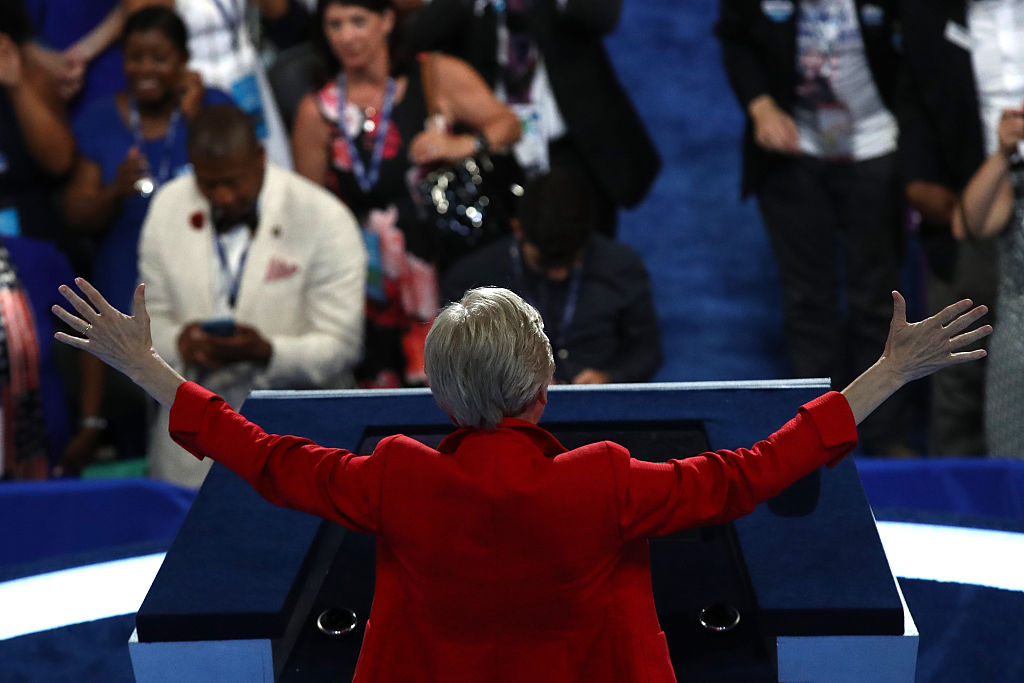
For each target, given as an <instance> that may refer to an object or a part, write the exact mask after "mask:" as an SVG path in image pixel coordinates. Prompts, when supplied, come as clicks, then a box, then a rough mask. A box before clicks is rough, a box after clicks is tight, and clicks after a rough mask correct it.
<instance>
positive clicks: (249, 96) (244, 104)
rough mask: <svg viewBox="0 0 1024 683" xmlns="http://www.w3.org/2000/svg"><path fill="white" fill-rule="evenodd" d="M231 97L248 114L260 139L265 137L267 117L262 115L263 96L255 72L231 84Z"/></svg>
mask: <svg viewBox="0 0 1024 683" xmlns="http://www.w3.org/2000/svg"><path fill="white" fill-rule="evenodd" d="M231 97H232V98H233V99H234V100H235V104H237V105H238V108H239V109H241V110H242V111H244V112H245V113H246V114H248V115H249V118H250V119H252V125H253V126H254V127H255V128H256V135H258V136H259V138H260V140H266V139H267V119H266V117H265V116H264V115H263V98H262V97H261V96H260V84H259V81H258V80H256V74H255V73H252V72H250V73H248V74H246V75H245V76H242V77H241V78H239V79H238V80H237V81H235V82H234V83H232V84H231Z"/></svg>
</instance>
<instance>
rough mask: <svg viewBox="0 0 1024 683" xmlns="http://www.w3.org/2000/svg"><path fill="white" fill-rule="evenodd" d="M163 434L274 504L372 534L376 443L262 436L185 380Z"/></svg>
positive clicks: (377, 489) (379, 456)
mask: <svg viewBox="0 0 1024 683" xmlns="http://www.w3.org/2000/svg"><path fill="white" fill-rule="evenodd" d="M170 433H171V438H173V439H174V440H175V441H176V442H177V443H178V444H179V445H180V446H181V447H182V448H185V449H187V450H188V451H189V452H191V453H192V454H193V455H195V456H196V457H197V458H200V459H202V458H205V457H208V458H212V459H213V460H216V461H217V462H219V463H221V464H223V465H225V466H226V467H228V469H230V470H231V471H233V472H234V473H235V474H237V475H239V476H240V477H242V478H243V479H245V480H246V481H247V482H249V484H251V485H252V487H253V488H254V489H256V491H257V492H258V493H259V494H260V495H261V496H263V497H264V498H266V499H267V500H268V501H270V502H271V503H273V504H274V505H280V506H281V507H287V508H292V509H294V510H301V511H303V512H308V513H310V514H313V515H316V516H318V517H322V518H324V519H329V520H331V521H334V522H337V523H339V524H341V525H343V526H345V527H348V528H349V529H354V530H356V531H361V532H364V533H371V534H375V533H378V532H379V529H380V497H381V481H382V476H383V471H384V465H383V463H384V455H383V451H384V449H380V448H378V450H377V451H375V453H374V454H373V455H368V456H357V455H355V454H354V453H351V452H349V451H346V450H343V449H339V448H325V447H323V446H318V445H317V444H315V443H313V442H312V441H310V440H309V439H302V438H299V437H295V436H277V435H275V434H267V433H266V432H264V431H263V430H262V429H260V428H259V426H258V425H255V424H253V423H252V422H249V421H248V420H246V419H245V418H244V417H242V416H241V415H239V414H238V413H237V412H235V411H234V410H232V409H231V407H230V406H229V405H228V404H227V403H225V402H224V400H223V399H222V398H220V397H219V396H217V395H215V394H213V393H211V392H209V391H207V390H206V389H204V388H203V387H201V386H199V385H198V384H194V383H192V382H186V383H184V384H182V385H181V386H180V387H179V388H178V393H177V394H176V396H175V399H174V404H173V405H172V406H171V416H170Z"/></svg>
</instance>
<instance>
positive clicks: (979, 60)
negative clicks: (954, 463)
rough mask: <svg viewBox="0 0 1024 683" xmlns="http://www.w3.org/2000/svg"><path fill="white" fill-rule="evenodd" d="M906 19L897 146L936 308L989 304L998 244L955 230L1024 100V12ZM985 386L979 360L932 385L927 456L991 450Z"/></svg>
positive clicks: (929, 11)
mask: <svg viewBox="0 0 1024 683" xmlns="http://www.w3.org/2000/svg"><path fill="white" fill-rule="evenodd" d="M902 15H903V17H904V18H905V20H904V22H903V29H902V30H903V33H902V35H903V38H902V43H903V50H904V59H903V78H902V79H901V85H900V89H899V92H900V102H899V105H900V106H899V109H898V112H899V115H900V148H901V155H902V159H903V179H904V182H905V183H906V188H905V189H906V196H907V200H908V201H909V203H910V204H911V206H913V207H914V208H915V209H917V210H918V212H920V214H921V222H922V226H921V233H922V244H923V245H924V246H925V248H926V251H927V254H928V257H929V264H930V266H931V268H930V270H931V272H930V275H929V281H928V289H929V306H930V308H931V309H932V310H937V309H938V308H939V307H940V306H941V302H942V301H945V300H946V299H947V297H954V296H963V297H972V298H974V299H975V300H976V301H988V302H991V301H993V300H994V299H995V292H996V270H995V269H996V248H995V243H994V242H992V241H990V240H980V241H964V242H959V243H958V242H956V241H955V237H954V235H953V234H952V225H953V219H954V217H955V216H956V214H957V213H959V197H958V195H959V193H960V192H961V191H962V190H963V188H964V186H965V185H966V184H967V181H968V179H969V178H970V177H971V175H972V174H973V173H974V172H975V171H976V170H977V169H978V167H979V166H981V164H982V162H983V161H984V160H985V158H986V156H989V155H991V154H993V153H995V152H996V150H997V148H998V143H997V137H998V136H997V133H996V129H997V126H998V123H999V117H1000V112H1001V111H1002V110H1004V109H1007V108H1017V107H1019V106H1020V103H1021V102H1022V101H1024V8H1022V7H1021V6H1020V5H1019V4H1018V3H1016V2H1014V1H1013V0H992V1H991V2H970V3H969V2H966V0H951V1H950V2H944V3H941V4H936V3H933V2H923V1H920V0H902ZM1004 46H1005V47H1004ZM937 64H941V65H942V68H941V69H937V68H936V65H937ZM958 236H959V237H962V235H958ZM993 311H994V314H995V315H996V316H998V311H997V310H995V308H994V307H993ZM986 362H987V361H986ZM984 383H985V366H984V364H982V363H975V364H973V365H972V366H970V367H958V368H950V369H947V370H943V371H942V372H940V373H938V374H936V375H935V376H934V377H933V378H932V392H931V397H932V406H931V419H930V423H931V438H930V440H931V444H930V446H929V452H930V453H932V454H934V455H979V454H983V453H985V452H986V450H987V449H986V445H985V439H984V432H985V429H984V421H983V413H984V408H983V406H984V394H985V388H984Z"/></svg>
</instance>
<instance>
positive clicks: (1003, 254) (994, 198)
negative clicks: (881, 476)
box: [953, 106, 1024, 457]
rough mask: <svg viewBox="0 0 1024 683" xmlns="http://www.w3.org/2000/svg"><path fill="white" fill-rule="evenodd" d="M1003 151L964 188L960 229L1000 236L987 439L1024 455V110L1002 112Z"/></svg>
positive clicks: (956, 218) (957, 217)
mask: <svg viewBox="0 0 1024 683" xmlns="http://www.w3.org/2000/svg"><path fill="white" fill-rule="evenodd" d="M998 136H999V140H998V144H999V149H998V150H996V152H994V153H993V154H992V156H990V157H989V158H988V159H987V160H986V161H985V163H984V164H982V166H981V168H979V169H978V172H977V173H975V174H974V177H973V178H971V180H970V182H968V184H967V187H966V189H965V190H964V194H963V199H962V208H963V210H962V211H960V212H957V213H955V214H954V215H953V225H954V226H955V229H954V231H955V232H961V231H962V232H963V233H964V234H966V235H971V236H974V237H979V238H993V237H996V236H997V235H998V236H999V240H998V247H999V270H998V272H999V298H998V301H997V303H998V304H999V329H998V332H996V334H995V335H994V336H993V337H992V341H991V343H990V345H989V354H990V360H989V361H988V372H987V374H986V378H985V443H986V446H987V447H988V452H989V453H990V454H991V455H1004V456H1005V455H1012V456H1016V457H1024V441H1022V439H1021V436H1022V430H1024V383H1022V382H1021V378H1022V377H1024V341H1022V340H1024V159H1022V158H1021V150H1022V145H1024V108H1022V107H1020V106H1017V107H1014V108H1012V109H1006V110H1004V111H1003V113H1002V116H1001V118H1000V120H999V126H998Z"/></svg>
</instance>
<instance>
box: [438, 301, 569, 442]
mask: <svg viewBox="0 0 1024 683" xmlns="http://www.w3.org/2000/svg"><path fill="white" fill-rule="evenodd" d="M424 362H425V368H426V372H427V379H428V380H429V382H430V390H431V391H432V392H433V394H434V400H435V401H437V403H438V405H439V406H441V408H442V409H443V410H444V411H445V412H446V413H448V414H449V415H450V416H451V417H452V418H453V419H454V420H455V422H456V424H458V425H459V426H460V427H483V428H487V429H493V428H495V427H496V426H497V425H498V423H499V422H501V419H502V418H504V417H512V416H515V415H518V414H520V413H522V412H523V411H524V410H525V409H526V408H527V407H529V405H530V403H531V402H532V401H533V400H534V399H535V398H536V397H537V392H539V391H540V390H541V388H542V387H544V386H546V385H547V384H548V383H549V382H550V381H551V378H552V375H553V373H554V369H555V360H554V357H553V356H552V355H551V344H550V342H548V338H547V337H546V336H545V335H544V321H543V320H542V319H541V316H540V313H538V312H537V309H535V308H534V307H533V306H531V305H530V304H528V303H526V302H525V301H523V299H521V298H520V297H519V296H518V295H516V294H514V293H513V292H510V291H509V290H507V289H501V288H499V287H480V288H477V289H471V290H469V291H468V292H466V294H465V296H463V297H462V301H459V302H456V303H451V304H448V305H447V306H445V307H444V309H442V310H441V312H440V313H439V314H438V316H437V319H436V320H434V324H433V326H432V327H431V328H430V332H429V333H428V334H427V340H426V345H425V348H424Z"/></svg>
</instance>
